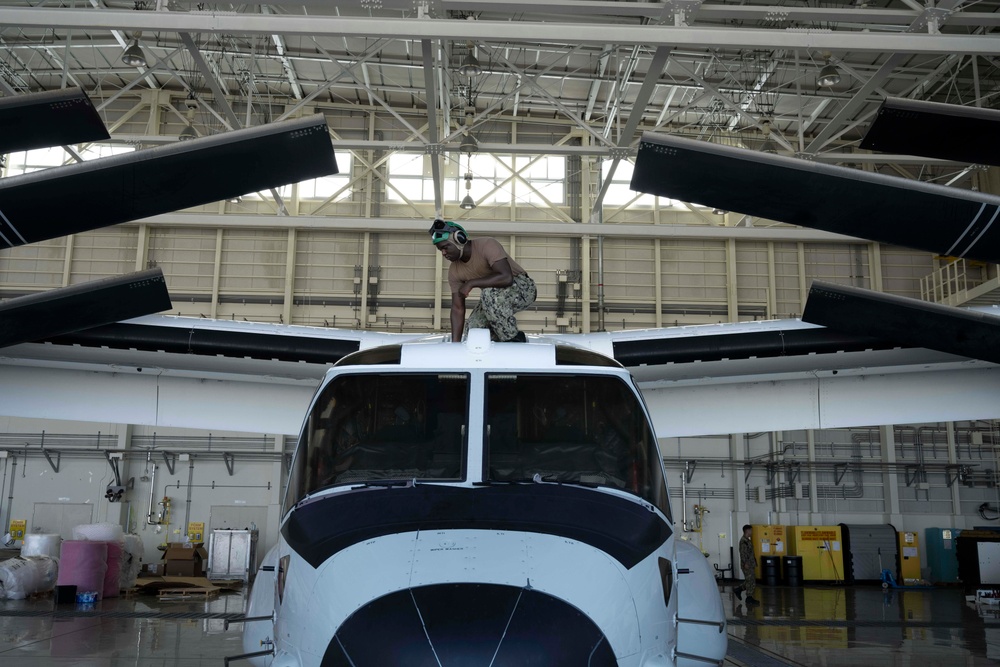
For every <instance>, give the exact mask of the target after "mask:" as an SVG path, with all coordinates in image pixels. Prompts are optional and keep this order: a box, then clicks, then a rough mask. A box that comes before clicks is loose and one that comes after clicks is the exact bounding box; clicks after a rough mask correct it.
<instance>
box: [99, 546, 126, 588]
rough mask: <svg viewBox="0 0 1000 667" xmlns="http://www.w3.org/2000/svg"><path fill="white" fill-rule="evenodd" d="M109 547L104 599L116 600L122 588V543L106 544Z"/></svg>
mask: <svg viewBox="0 0 1000 667" xmlns="http://www.w3.org/2000/svg"><path fill="white" fill-rule="evenodd" d="M105 544H107V545H108V571H107V573H106V574H105V575H104V587H103V590H104V597H106V598H116V597H118V592H119V590H120V588H121V578H122V564H121V561H122V545H121V543H120V542H105Z"/></svg>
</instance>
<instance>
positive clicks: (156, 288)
mask: <svg viewBox="0 0 1000 667" xmlns="http://www.w3.org/2000/svg"><path fill="white" fill-rule="evenodd" d="M170 308H171V303H170V295H169V294H167V284H166V282H165V281H164V279H163V271H162V270H160V269H149V270H148V271H140V272H138V273H130V274H128V275H124V276H118V277H114V278H105V279H103V280H95V281H92V282H88V283H80V284H79V285H71V286H69V287H61V288H58V289H53V290H49V291H48V292H43V293H41V294H31V295H29V296H22V297H17V298H15V299H10V300H8V301H4V302H2V303H0V347H6V346H8V345H16V344H18V343H26V342H29V341H34V340H40V339H43V338H48V337H51V336H58V335H61V334H67V333H72V332H74V331H80V330H81V329H88V328H90V327H96V326H101V325H104V324H110V323H112V322H118V321H119V320H127V319H131V318H133V317H139V316H141V315H151V314H153V313H158V312H160V311H163V310H169V309H170Z"/></svg>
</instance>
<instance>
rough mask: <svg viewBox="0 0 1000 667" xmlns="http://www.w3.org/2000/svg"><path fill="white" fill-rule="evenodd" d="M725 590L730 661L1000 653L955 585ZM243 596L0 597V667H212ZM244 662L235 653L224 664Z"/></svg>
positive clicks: (994, 625) (997, 617)
mask: <svg viewBox="0 0 1000 667" xmlns="http://www.w3.org/2000/svg"><path fill="white" fill-rule="evenodd" d="M722 597H723V601H724V603H725V606H726V610H727V615H728V617H729V619H730V624H729V635H730V644H729V645H730V650H729V659H728V660H727V661H726V663H727V664H728V665H737V666H738V665H745V666H746V667H781V666H783V665H810V666H811V665H823V666H824V667H839V666H847V665H853V666H856V665H879V666H880V667H891V666H896V665H898V666H904V665H905V666H910V665H919V667H938V666H940V667H945V666H948V667H952V666H956V665H963V666H965V667H973V666H978V665H995V664H997V662H998V661H1000V612H998V608H997V607H992V608H986V609H982V610H977V609H976V607H975V606H974V605H971V604H970V603H967V602H966V601H965V598H964V595H963V594H962V591H960V590H957V589H934V590H893V589H890V590H889V591H887V592H885V593H883V592H882V590H881V589H880V588H877V587H860V586H859V587H832V586H830V587H820V586H806V587H794V588H791V587H764V586H760V587H758V591H757V598H758V599H759V600H760V601H761V604H760V605H759V606H756V607H747V606H746V604H745V603H738V602H737V600H736V598H735V596H733V594H732V592H731V587H730V586H724V587H723V589H722ZM243 608H244V595H243V594H242V593H231V594H224V595H222V596H220V597H218V598H215V599H212V600H207V601H204V600H203V601H160V600H158V599H157V598H156V597H153V596H136V597H131V598H118V599H111V600H105V601H102V602H99V603H97V604H96V605H94V606H93V608H90V609H85V608H81V607H80V606H77V605H59V606H58V607H57V606H55V605H54V604H53V601H52V599H51V598H42V599H34V600H2V601H0V665H3V666H4V667H50V666H51V667H69V666H73V667H124V666H126V665H128V666H129V667H201V666H203V665H204V666H208V665H211V666H213V667H220V666H221V665H223V664H224V661H223V659H224V658H225V657H226V656H232V655H237V654H239V653H242V652H243V650H242V647H241V644H240V625H239V624H233V625H229V626H228V627H227V623H226V621H227V619H233V618H236V617H238V616H240V615H242V611H243ZM240 664H243V665H245V664H247V663H245V662H234V663H233V665H240Z"/></svg>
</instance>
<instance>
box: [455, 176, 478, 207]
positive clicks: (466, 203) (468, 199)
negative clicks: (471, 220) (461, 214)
mask: <svg viewBox="0 0 1000 667" xmlns="http://www.w3.org/2000/svg"><path fill="white" fill-rule="evenodd" d="M471 189H472V172H471V171H467V172H465V197H464V198H463V199H462V203H461V204H459V205H458V206H459V208H461V209H463V210H465V211H471V210H472V209H474V208H476V200H475V199H473V198H472V194H471V193H470V192H469V191H470V190H471Z"/></svg>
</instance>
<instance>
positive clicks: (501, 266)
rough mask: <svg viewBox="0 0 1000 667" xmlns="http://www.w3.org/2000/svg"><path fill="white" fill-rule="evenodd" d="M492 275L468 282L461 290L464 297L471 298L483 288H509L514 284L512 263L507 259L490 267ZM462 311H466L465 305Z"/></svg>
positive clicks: (453, 305) (499, 260)
mask: <svg viewBox="0 0 1000 667" xmlns="http://www.w3.org/2000/svg"><path fill="white" fill-rule="evenodd" d="M490 269H491V270H492V273H490V274H489V275H487V276H483V277H482V278H473V279H472V280H468V281H466V282H465V284H464V285H462V288H461V290H459V291H460V292H461V293H462V295H463V296H469V293H470V292H472V290H474V289H475V288H477V287H479V288H483V287H509V286H510V285H511V284H512V283H513V282H514V274H513V273H512V272H511V270H510V262H509V261H507V259H506V258H504V259H498V260H497V261H496V262H494V264H493V266H491V267H490ZM451 308H452V312H454V310H455V304H454V300H453V301H452V305H451ZM462 310H463V312H464V311H465V304H464V303H463V304H462Z"/></svg>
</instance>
